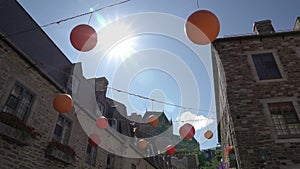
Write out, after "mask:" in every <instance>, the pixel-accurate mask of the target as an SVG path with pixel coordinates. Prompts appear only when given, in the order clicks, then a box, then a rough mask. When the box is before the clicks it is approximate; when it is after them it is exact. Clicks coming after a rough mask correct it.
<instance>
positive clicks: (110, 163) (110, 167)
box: [106, 153, 115, 169]
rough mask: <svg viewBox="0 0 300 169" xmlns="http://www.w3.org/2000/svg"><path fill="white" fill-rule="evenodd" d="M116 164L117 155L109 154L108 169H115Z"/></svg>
mask: <svg viewBox="0 0 300 169" xmlns="http://www.w3.org/2000/svg"><path fill="white" fill-rule="evenodd" d="M114 163H115V155H114V154H112V153H108V155H107V161H106V169H113V168H114Z"/></svg>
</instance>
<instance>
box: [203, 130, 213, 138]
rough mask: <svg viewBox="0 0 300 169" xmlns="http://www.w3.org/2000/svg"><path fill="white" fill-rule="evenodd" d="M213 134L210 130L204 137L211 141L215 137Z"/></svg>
mask: <svg viewBox="0 0 300 169" xmlns="http://www.w3.org/2000/svg"><path fill="white" fill-rule="evenodd" d="M213 135H214V134H213V132H212V131H210V130H207V131H206V132H205V133H204V137H205V138H207V139H211V138H212V137H213Z"/></svg>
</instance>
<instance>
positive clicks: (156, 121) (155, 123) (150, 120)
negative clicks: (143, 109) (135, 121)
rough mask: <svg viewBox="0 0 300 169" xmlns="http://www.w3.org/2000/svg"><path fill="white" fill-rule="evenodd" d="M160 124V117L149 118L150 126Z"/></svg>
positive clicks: (152, 116)
mask: <svg viewBox="0 0 300 169" xmlns="http://www.w3.org/2000/svg"><path fill="white" fill-rule="evenodd" d="M158 123H159V119H158V117H157V116H156V115H150V116H149V117H148V124H149V125H150V126H157V125H158Z"/></svg>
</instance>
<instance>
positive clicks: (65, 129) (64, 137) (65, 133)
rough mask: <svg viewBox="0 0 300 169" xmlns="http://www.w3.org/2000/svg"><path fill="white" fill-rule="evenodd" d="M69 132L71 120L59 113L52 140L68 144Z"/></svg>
mask: <svg viewBox="0 0 300 169" xmlns="http://www.w3.org/2000/svg"><path fill="white" fill-rule="evenodd" d="M70 133H71V121H70V120H69V119H67V118H66V117H64V116H62V115H59V116H58V119H57V122H56V126H55V129H54V134H53V138H52V140H53V141H57V142H60V143H62V144H68V141H69V137H70Z"/></svg>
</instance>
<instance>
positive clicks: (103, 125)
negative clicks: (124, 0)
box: [96, 116, 108, 129]
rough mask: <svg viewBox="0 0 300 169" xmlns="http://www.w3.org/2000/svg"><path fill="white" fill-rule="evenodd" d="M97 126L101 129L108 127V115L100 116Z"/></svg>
mask: <svg viewBox="0 0 300 169" xmlns="http://www.w3.org/2000/svg"><path fill="white" fill-rule="evenodd" d="M96 126H97V127H98V128H99V129H105V128H107V126H108V120H107V118H106V117H104V116H100V117H99V118H98V119H97V121H96Z"/></svg>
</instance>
